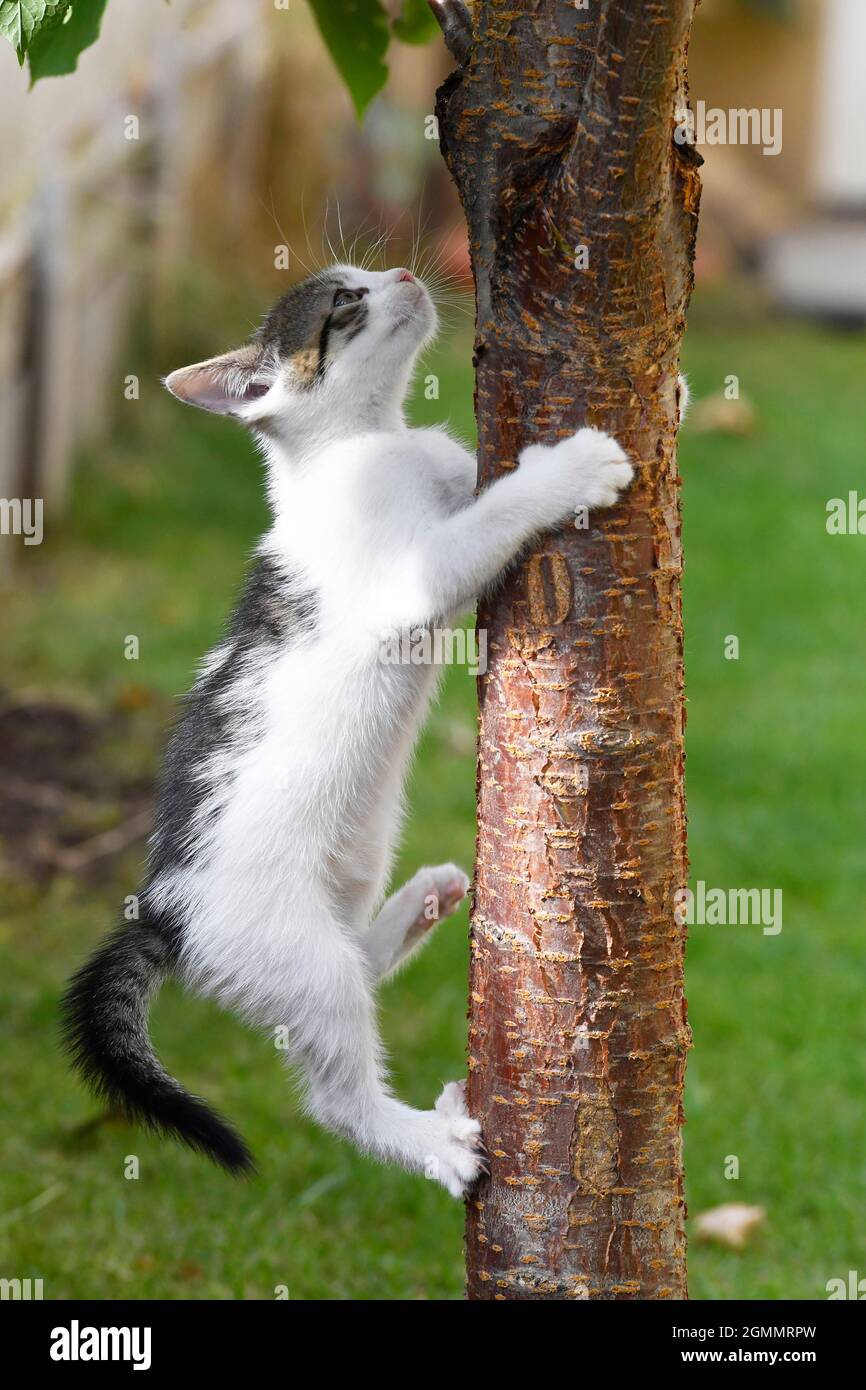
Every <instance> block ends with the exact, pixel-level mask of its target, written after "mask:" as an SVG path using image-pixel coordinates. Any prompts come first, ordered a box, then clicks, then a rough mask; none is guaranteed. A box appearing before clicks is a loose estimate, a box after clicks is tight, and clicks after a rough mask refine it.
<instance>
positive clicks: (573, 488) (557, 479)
mask: <svg viewBox="0 0 866 1390" xmlns="http://www.w3.org/2000/svg"><path fill="white" fill-rule="evenodd" d="M524 465H528V467H529V468H531V469H532V470H533V473H537V474H539V475H540V481H541V486H542V487H543V488H544V491H545V495H546V497H547V498H548V499H549V501H550V504H551V511H552V513H555V518H556V519H557V520H559V519H560V518H562V517H564V516H566V515H567V514H568V512H570V511H576V509H577V508H578V507H610V506H612V505H613V503H614V502H615V501H616V499H617V497H618V496H619V494H620V493H621V492H622V491H623V490H624V489H625V488H627V487H628V485H629V483H630V482H631V480H632V478H633V477H634V469H633V468H632V466H631V464H630V463H629V461H628V457H627V455H626V453H625V451H624V450H623V449H622V448H620V446H619V444H617V442H616V440H615V439H612V438H611V436H610V435H609V434H604V433H603V431H602V430H594V429H589V428H587V429H583V430H578V431H577V433H576V434H573V435H571V436H570V438H568V439H561V440H560V441H559V443H558V444H554V445H552V446H550V447H545V446H544V445H534V446H533V447H531V448H529V449H527V450H525V452H524V454H523V456H522V457H521V466H524Z"/></svg>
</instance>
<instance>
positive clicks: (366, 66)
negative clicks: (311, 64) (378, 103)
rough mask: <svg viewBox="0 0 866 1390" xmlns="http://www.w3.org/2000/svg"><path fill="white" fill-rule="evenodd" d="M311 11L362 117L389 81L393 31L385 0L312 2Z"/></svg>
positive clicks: (321, 0) (319, 0) (325, 0)
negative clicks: (388, 63)
mask: <svg viewBox="0 0 866 1390" xmlns="http://www.w3.org/2000/svg"><path fill="white" fill-rule="evenodd" d="M310 8H311V9H312V11H313V14H314V15H315V16H316V23H317V24H318V26H319V31H320V33H321V35H322V38H323V39H324V40H325V43H326V44H327V46H328V49H329V51H330V54H331V57H332V58H333V60H334V62H335V63H336V65H337V68H338V69H339V71H340V74H341V76H342V78H343V81H344V82H345V83H346V86H347V87H348V88H349V91H350V93H351V96H352V101H353V102H354V103H355V110H356V112H357V113H358V116H359V117H360V116H362V115H363V114H364V112H365V110H366V109H367V107H368V106H369V104H370V102H371V101H372V100H373V97H374V96H375V95H376V93H377V92H379V91H381V89H382V87H384V85H385V81H386V79H387V77H388V69H387V67H386V66H385V62H384V58H385V54H386V52H387V50H388V42H389V40H390V38H391V31H390V28H389V26H388V16H387V15H386V13H385V11H384V10H383V8H382V5H381V0H310Z"/></svg>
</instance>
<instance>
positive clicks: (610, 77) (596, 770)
mask: <svg viewBox="0 0 866 1390" xmlns="http://www.w3.org/2000/svg"><path fill="white" fill-rule="evenodd" d="M431 3H432V4H433V8H434V10H438V11H439V12H440V14H441V13H442V12H443V11H447V10H452V11H453V10H454V9H455V5H454V4H453V3H452V0H431ZM694 3H695V0H590V3H589V6H588V8H587V9H581V8H576V7H575V6H574V4H573V3H571V0H477V3H476V4H475V6H474V10H473V15H472V35H471V45H470V46H469V47H468V49H467V44H466V38H465V28H464V29H461V26H460V25H459V24H458V25H456V26H452V42H451V44H450V46H451V47H452V51H453V52H455V54H456V55H457V56H458V59H460V60H461V61H460V64H459V66H458V68H457V70H456V72H455V73H453V74H452V75H451V77H449V79H448V80H447V81H446V82H445V84H444V85H443V87H442V88H441V89H440V92H439V94H438V103H437V112H438V116H439V124H440V134H441V141H442V148H443V152H444V155H445V158H446V160H447V162H448V165H449V168H450V169H451V172H452V174H453V176H454V179H455V181H456V183H457V186H458V189H459V191H460V195H461V198H462V201H463V205H464V209H465V211H466V216H467V221H468V224H469V237H470V244H471V251H472V259H473V268H474V273H475V282H476V293H477V336H476V345H475V365H476V372H477V379H476V407H477V415H478V429H479V476H480V481H481V482H482V483H484V482H488V481H489V480H491V479H492V478H493V477H495V476H496V475H497V473H498V472H500V471H501V470H503V469H507V468H511V467H514V465H515V462H516V459H517V456H518V453H519V451H520V449H521V448H522V447H523V446H524V445H526V444H528V443H531V442H534V441H539V442H545V441H546V442H553V441H555V440H556V439H558V438H560V437H562V436H564V435H567V434H569V433H571V432H572V431H573V430H575V429H576V428H579V427H580V426H581V425H583V424H592V425H595V426H597V427H599V428H602V429H605V430H607V431H609V432H610V433H611V434H613V435H615V436H616V438H617V439H618V440H620V442H621V443H622V444H623V445H624V447H625V448H626V449H627V450H628V451H629V453H630V454H631V455H632V457H633V458H634V460H635V461H636V462H637V478H636V480H635V482H634V484H633V485H632V488H631V489H630V491H629V492H628V493H627V494H626V496H625V498H624V500H623V501H622V502H621V503H619V504H618V505H617V506H616V507H615V508H613V509H612V510H611V511H609V512H600V513H598V514H596V515H594V516H593V517H592V518H591V519H590V522H589V529H586V530H580V529H576V528H572V527H563V528H561V529H560V530H559V531H558V532H556V533H553V534H551V535H549V536H548V537H546V538H545V540H544V542H543V543H542V545H541V546H540V547H539V549H538V550H537V551H536V552H535V553H534V554H533V555H531V556H530V557H529V558H528V559H527V560H526V562H525V563H522V564H521V565H520V566H519V567H518V568H517V569H516V570H515V572H514V574H513V576H512V577H511V578H510V579H509V580H508V582H507V583H506V585H505V587H504V588H503V589H502V590H501V591H500V592H498V593H497V595H496V596H495V598H493V599H492V600H491V601H489V602H487V603H485V604H483V605H482V607H481V610H480V613H479V624H480V625H481V626H483V627H486V628H487V630H488V652H489V659H490V665H489V670H488V672H487V675H486V676H485V677H484V678H483V679H482V680H481V681H480V707H481V722H480V741H479V761H478V817H479V826H478V856H477V872H476V890H475V905H474V910H473V914H472V966H471V984H470V1045H469V1052H470V1061H469V1067H470V1072H469V1077H470V1079H469V1102H470V1108H471V1111H472V1113H473V1114H474V1115H477V1116H478V1117H479V1118H480V1120H481V1121H482V1124H483V1128H484V1135H485V1138H486V1142H487V1145H488V1149H489V1151H490V1156H491V1174H490V1178H489V1180H485V1181H484V1182H483V1183H482V1185H481V1187H480V1189H479V1190H478V1191H477V1193H476V1194H475V1195H474V1196H473V1198H472V1199H471V1200H470V1201H469V1203H468V1207H467V1211H468V1220H467V1266H468V1292H469V1297H470V1298H478V1299H491V1298H492V1299H529V1298H548V1299H568V1298H596V1299H598V1298H601V1299H629V1298H648V1299H656V1298H685V1297H686V1296H687V1295H686V1276H685V1237H684V1215H685V1208H684V1202H683V1191H682V1162H681V1131H680V1126H681V1124H682V1083H683V1072H684V1066H685V1054H686V1049H687V1047H688V1043H689V1033H688V1025H687V1023H686V1018H685V1002H684V997H683V949H684V930H683V928H682V927H681V926H680V925H678V923H677V922H676V920H675V915H674V906H675V903H674V894H675V891H676V889H677V888H679V887H682V886H683V885H684V884H685V880H686V848H685V810H684V798H683V704H682V688H683V670H682V619H681V608H680V587H679V586H680V572H681V550H680V514H679V478H678V474H677V467H676V459H675V446H676V432H677V399H676V398H677V386H676V382H677V370H678V355H679V346H680V339H681V336H682V332H683V327H684V321H685V311H686V305H687V302H688V298H689V294H690V291H691V285H692V258H693V250H694V238H695V232H696V225H697V208H698V199H699V187H700V186H699V179H698V176H697V172H696V169H695V167H694V166H695V163H696V162H697V161H696V160H695V158H694V156H693V155H692V152H691V151H690V150H689V149H685V150H683V149H682V147H680V146H679V145H677V144H676V143H675V142H674V140H673V132H674V123H675V112H676V111H677V110H678V109H680V108H682V107H683V106H684V105H685V104H686V99H687V97H686V57H687V46H688V35H689V31H690V26H691V20H692V13H693V8H694ZM690 156H691V157H690ZM581 246H584V247H586V248H587V249H588V257H589V264H588V268H586V269H579V268H577V266H576V263H575V258H576V253H577V250H578V248H579V247H581ZM578 259H579V257H578Z"/></svg>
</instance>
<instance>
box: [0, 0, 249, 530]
mask: <svg viewBox="0 0 866 1390" xmlns="http://www.w3.org/2000/svg"><path fill="white" fill-rule="evenodd" d="M112 10H113V16H114V26H115V31H114V33H113V35H108V36H105V39H104V41H105V45H106V47H105V50H104V53H103V55H102V56H101V57H97V50H91V52H90V53H89V54H86V55H85V56H84V58H83V60H82V71H79V73H77V74H76V75H75V76H72V77H68V78H61V79H51V80H49V82H47V83H43V84H40V85H39V86H37V87H36V88H35V89H34V91H33V92H32V93H29V94H24V93H22V92H21V91H20V90H19V91H18V92H17V93H16V94H15V101H14V107H12V108H11V110H10V97H9V93H8V92H7V94H6V97H3V96H2V95H0V116H2V118H3V119H2V124H3V126H4V130H6V131H9V130H10V129H13V130H16V139H15V145H16V147H17V150H18V153H19V156H20V157H19V158H18V159H17V160H16V159H15V158H14V157H13V158H12V159H11V160H9V161H6V160H4V170H3V174H2V176H0V209H2V212H3V226H2V230H0V497H2V498H15V497H31V498H37V497H38V498H42V499H43V501H44V507H45V510H46V512H50V511H54V512H56V511H58V510H59V509H61V508H62V506H63V503H64V500H65V497H66V494H67V490H68V484H69V479H70V469H71V466H72V460H73V459H74V457H75V453H76V450H77V449H78V447H79V446H80V445H81V444H82V443H85V442H87V443H90V442H93V441H94V440H97V439H99V438H100V437H101V436H103V435H104V433H105V430H106V427H107V425H108V422H109V419H110V414H111V409H112V406H113V403H114V402H115V401H117V400H118V399H119V398H121V397H122V393H123V391H124V389H125V379H124V375H123V366H122V359H121V357H120V356H119V349H120V348H121V347H122V344H123V341H124V338H125V336H126V334H127V332H128V328H129V313H130V309H131V307H132V305H133V303H134V302H135V301H136V299H137V297H139V296H140V295H141V293H142V292H145V291H146V292H147V293H151V292H154V293H155V292H156V291H158V289H159V287H160V283H161V282H162V283H163V284H164V283H166V281H167V272H168V269H169V267H170V266H171V265H173V264H174V263H175V261H176V260H177V258H178V257H179V256H180V255H183V254H184V252H185V251H188V250H189V246H190V238H191V235H192V231H193V229H194V227H195V226H196V221H197V218H200V217H201V216H204V215H205V210H204V209H203V206H202V189H203V188H210V189H211V190H212V191H213V190H217V192H218V195H219V199H220V203H219V219H220V224H221V231H222V233H223V234H228V235H232V234H233V233H234V234H236V235H238V236H240V235H241V232H242V226H243V220H244V217H245V215H246V211H247V207H248V204H249V201H250V198H251V196H252V191H253V190H252V180H253V178H254V172H253V171H254V169H255V167H256V163H257V156H258V149H257V143H258V141H259V139H260V136H259V134H258V132H259V130H260V127H261V122H260V120H259V115H260V112H261V108H262V104H263V103H264V102H265V101H266V100H267V81H266V79H267V76H268V71H269V53H268V46H267V33H266V30H265V28H264V25H263V16H264V15H265V14H266V9H265V7H263V6H262V5H261V4H259V3H258V0H174V3H173V4H172V6H171V8H170V9H167V8H166V7H164V6H158V7H155V6H150V5H148V6H143V5H141V3H140V0H135V2H134V4H131V3H130V0H114V7H112V6H109V12H112ZM154 10H157V11H162V12H163V14H162V15H158V18H159V20H160V21H161V22H160V23H154V19H153V11H154ZM146 11H149V12H150V14H149V15H146V14H145V12H146ZM164 16H167V17H168V18H167V19H165V18H164ZM102 43H103V39H100V40H99V41H98V44H97V49H99V45H100V44H102ZM120 51H122V52H123V54H124V58H123V61H115V60H114V57H113V55H116V54H117V53H118V52H120ZM13 61H14V59H13ZM88 62H89V63H90V64H91V66H90V68H88V67H87V66H86V65H87V64H88ZM94 64H99V67H98V73H97V75H96V77H95V79H94V67H93V65H94ZM88 79H89V80H88ZM49 86H50V87H51V89H52V90H51V91H50V92H48V93H43V90H42V89H43V87H49ZM4 105H5V111H4ZM46 111H47V113H48V114H47V115H46ZM9 115H11V118H12V119H11V122H10V121H9V120H8V116H9ZM48 127H50V138H45V131H46V128H48ZM7 139H8V136H7ZM126 389H134V388H131V387H129V386H128V385H127V387H126ZM9 549H10V548H9V547H8V546H4V547H2V548H0V555H7V556H8V554H9Z"/></svg>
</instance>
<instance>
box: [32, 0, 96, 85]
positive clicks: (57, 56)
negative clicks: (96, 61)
mask: <svg viewBox="0 0 866 1390" xmlns="http://www.w3.org/2000/svg"><path fill="white" fill-rule="evenodd" d="M105 5H106V0H72V8H71V10H70V12H69V14H68V16H67V17H66V19H65V22H64V23H63V24H57V25H52V26H51V28H49V29H41V30H40V31H39V33H38V34H37V36H36V38H35V39H34V40H33V43H32V44H31V45H30V54H29V60H30V85H31V87H32V86H33V83H34V82H37V81H38V80H39V78H40V77H62V76H63V74H64V73H67V72H74V71H75V69H76V68H77V67H78V59H79V56H80V54H82V53H83V52H84V50H85V48H89V47H90V45H91V44H92V43H95V42H96V40H97V39H98V37H99V26H100V24H101V23H102V15H103V13H104V10H105Z"/></svg>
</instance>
